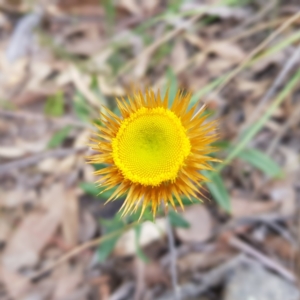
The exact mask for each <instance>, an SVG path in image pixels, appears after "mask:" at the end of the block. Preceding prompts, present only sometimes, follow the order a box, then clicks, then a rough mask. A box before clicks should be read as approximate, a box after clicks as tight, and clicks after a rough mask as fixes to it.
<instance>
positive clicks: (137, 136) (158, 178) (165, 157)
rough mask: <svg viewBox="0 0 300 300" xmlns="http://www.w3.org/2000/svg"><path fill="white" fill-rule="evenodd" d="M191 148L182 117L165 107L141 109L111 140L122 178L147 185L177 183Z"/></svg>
mask: <svg viewBox="0 0 300 300" xmlns="http://www.w3.org/2000/svg"><path fill="white" fill-rule="evenodd" d="M190 149H191V145H190V141H189V138H188V137H187V135H186V132H185V128H184V127H183V126H182V124H181V121H180V118H178V117H177V116H176V115H175V114H174V113H173V112H172V111H170V110H169V109H165V108H163V107H158V108H145V107H142V108H140V109H139V110H137V111H136V112H135V113H134V114H132V115H131V116H130V117H128V118H126V119H124V120H123V122H122V123H121V126H120V128H119V131H118V133H117V135H116V138H114V139H113V141H112V155H113V159H114V162H115V164H116V166H117V167H118V168H119V169H120V170H121V172H122V174H123V176H124V177H125V178H127V179H129V180H130V181H131V182H134V183H139V184H142V185H146V186H147V185H149V186H158V185H160V184H161V183H162V182H164V181H174V180H175V179H176V177H177V174H178V171H179V170H180V168H181V166H182V165H183V164H184V160H185V158H186V157H187V156H188V155H189V153H190Z"/></svg>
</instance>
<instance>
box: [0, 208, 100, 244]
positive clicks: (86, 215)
mask: <svg viewBox="0 0 300 300" xmlns="http://www.w3.org/2000/svg"><path fill="white" fill-rule="evenodd" d="M0 224H1V223H0ZM96 230H97V223H96V220H95V219H94V218H93V216H92V215H91V213H90V212H89V211H88V210H84V209H83V210H81V221H80V227H79V241H80V242H82V243H84V242H87V241H88V240H90V239H91V238H92V237H93V236H94V235H95V233H96Z"/></svg>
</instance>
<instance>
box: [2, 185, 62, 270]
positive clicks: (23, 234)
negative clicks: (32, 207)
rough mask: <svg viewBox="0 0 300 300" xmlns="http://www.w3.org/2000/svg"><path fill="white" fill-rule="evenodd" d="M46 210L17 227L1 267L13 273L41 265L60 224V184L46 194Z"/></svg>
mask: <svg viewBox="0 0 300 300" xmlns="http://www.w3.org/2000/svg"><path fill="white" fill-rule="evenodd" d="M44 198H46V199H44V203H45V204H46V203H47V204H49V202H50V201H51V205H47V206H45V207H46V208H47V209H46V210H45V211H35V212H33V213H30V214H28V215H27V216H26V217H25V218H24V219H23V220H22V222H21V223H20V224H19V225H18V227H17V228H16V230H15V232H14V234H13V236H12V238H11V239H10V240H9V242H8V244H7V247H6V248H5V250H4V253H3V256H2V259H1V261H2V264H3V266H4V267H6V268H7V269H10V270H14V271H15V270H18V269H20V268H21V267H25V266H33V265H35V264H36V263H37V262H38V259H39V255H40V253H41V251H42V250H43V248H44V247H45V246H46V245H47V243H48V242H49V240H50V239H51V238H52V236H53V234H54V233H55V231H56V230H57V228H58V225H59V224H60V223H61V219H62V217H63V203H64V195H63V189H62V186H61V185H54V186H52V187H51V188H50V189H48V190H47V191H45V192H44Z"/></svg>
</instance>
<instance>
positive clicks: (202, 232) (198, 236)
mask: <svg viewBox="0 0 300 300" xmlns="http://www.w3.org/2000/svg"><path fill="white" fill-rule="evenodd" d="M182 216H183V218H184V219H185V220H186V221H187V222H188V223H189V224H190V227H189V228H186V229H183V228H176V234H177V236H178V238H179V239H180V240H181V241H182V242H184V243H197V242H203V241H205V240H207V239H208V238H209V237H210V236H211V233H212V219H211V216H210V214H209V212H208V211H207V209H206V207H205V206H204V205H202V204H196V205H191V206H189V207H188V208H187V209H186V210H185V211H184V212H183V213H182Z"/></svg>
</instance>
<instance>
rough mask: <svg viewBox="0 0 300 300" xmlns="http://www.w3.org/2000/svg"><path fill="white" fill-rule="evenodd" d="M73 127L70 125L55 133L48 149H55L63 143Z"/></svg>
mask: <svg viewBox="0 0 300 300" xmlns="http://www.w3.org/2000/svg"><path fill="white" fill-rule="evenodd" d="M71 129H72V127H71V126H70V125H68V126H66V127H64V128H62V129H61V130H59V131H57V132H55V133H54V135H53V136H52V138H51V139H50V141H49V142H48V148H55V147H57V146H59V145H61V144H62V143H63V141H64V140H65V138H66V137H67V136H68V134H69V133H70V131H71Z"/></svg>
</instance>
